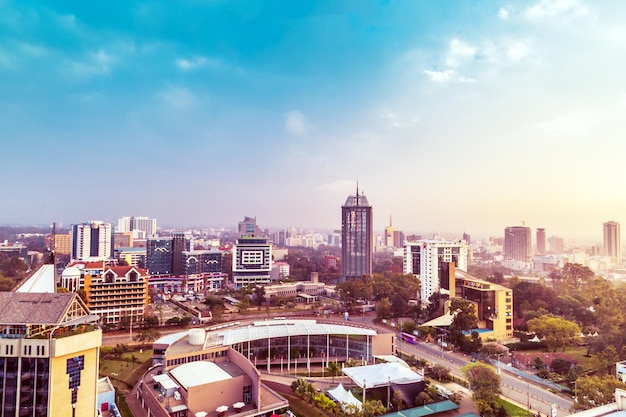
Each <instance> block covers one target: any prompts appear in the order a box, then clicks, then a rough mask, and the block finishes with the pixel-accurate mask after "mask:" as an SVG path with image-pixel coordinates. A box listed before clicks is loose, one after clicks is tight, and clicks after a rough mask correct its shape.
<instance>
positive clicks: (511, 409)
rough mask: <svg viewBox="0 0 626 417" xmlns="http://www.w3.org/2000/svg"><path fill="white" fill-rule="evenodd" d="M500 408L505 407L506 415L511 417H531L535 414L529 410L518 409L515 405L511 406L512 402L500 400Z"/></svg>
mask: <svg viewBox="0 0 626 417" xmlns="http://www.w3.org/2000/svg"><path fill="white" fill-rule="evenodd" d="M498 406H503V407H504V409H505V410H506V413H507V414H508V415H510V416H511V417H531V416H533V414H532V413H531V412H529V411H528V410H526V409H524V408H521V407H518V406H516V405H515V404H511V403H510V402H508V401H506V400H503V399H502V398H500V399H499V400H498Z"/></svg>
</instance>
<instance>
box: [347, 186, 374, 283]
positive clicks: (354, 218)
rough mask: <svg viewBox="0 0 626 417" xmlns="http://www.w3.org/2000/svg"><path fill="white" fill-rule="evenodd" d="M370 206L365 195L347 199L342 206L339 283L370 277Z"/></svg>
mask: <svg viewBox="0 0 626 417" xmlns="http://www.w3.org/2000/svg"><path fill="white" fill-rule="evenodd" d="M372 213H373V210H372V206H371V205H370V204H369V202H368V201H367V197H365V195H364V194H361V195H359V192H358V189H357V193H356V196H353V195H350V196H348V199H347V200H346V203H345V204H344V205H343V206H341V279H342V280H347V279H355V278H361V277H363V276H364V275H372V254H373V252H374V234H373V218H372Z"/></svg>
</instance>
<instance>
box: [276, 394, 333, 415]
mask: <svg viewBox="0 0 626 417" xmlns="http://www.w3.org/2000/svg"><path fill="white" fill-rule="evenodd" d="M281 395H282V396H283V397H285V398H286V399H287V400H288V401H289V409H290V410H291V411H292V412H293V413H294V414H295V415H296V416H298V417H328V415H327V414H326V413H325V412H323V411H322V410H320V409H319V408H317V407H314V406H312V405H311V404H308V403H307V402H306V401H304V400H302V399H301V398H299V397H297V396H295V395H290V394H285V393H281Z"/></svg>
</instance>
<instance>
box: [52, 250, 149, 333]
mask: <svg viewBox="0 0 626 417" xmlns="http://www.w3.org/2000/svg"><path fill="white" fill-rule="evenodd" d="M148 278H149V276H148V272H147V271H146V270H144V269H141V268H137V267H134V266H106V265H103V264H102V262H94V263H84V264H81V263H74V264H72V265H70V266H69V267H68V268H66V269H65V270H64V271H63V274H62V276H61V286H62V287H64V288H67V289H68V290H70V291H77V290H80V289H83V290H85V293H86V296H87V306H88V307H89V309H90V311H91V312H92V313H93V314H98V315H99V316H100V317H101V320H102V323H103V324H119V323H120V321H121V319H122V317H124V316H128V317H130V318H131V320H132V321H133V322H142V321H143V317H144V313H145V308H146V305H147V304H148Z"/></svg>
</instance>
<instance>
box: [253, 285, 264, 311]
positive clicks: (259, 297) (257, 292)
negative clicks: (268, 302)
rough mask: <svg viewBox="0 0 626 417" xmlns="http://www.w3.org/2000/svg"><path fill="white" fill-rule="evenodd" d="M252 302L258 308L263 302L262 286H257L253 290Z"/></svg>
mask: <svg viewBox="0 0 626 417" xmlns="http://www.w3.org/2000/svg"><path fill="white" fill-rule="evenodd" d="M253 293H254V302H255V303H256V305H258V306H259V307H260V306H262V305H263V303H264V302H265V287H264V286H263V285H257V286H255V287H254V289H253Z"/></svg>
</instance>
